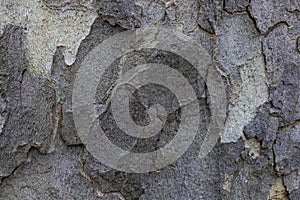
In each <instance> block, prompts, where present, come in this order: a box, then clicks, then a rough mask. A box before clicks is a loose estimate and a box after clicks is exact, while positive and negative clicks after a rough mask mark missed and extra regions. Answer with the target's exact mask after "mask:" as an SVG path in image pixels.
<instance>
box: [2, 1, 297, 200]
mask: <svg viewBox="0 0 300 200" xmlns="http://www.w3.org/2000/svg"><path fill="white" fill-rule="evenodd" d="M24 2H25V3H24ZM24 2H23V3H20V2H19V3H14V2H7V1H6V0H3V1H2V2H1V7H2V8H1V9H2V10H1V18H2V19H0V21H1V23H0V28H1V32H0V92H1V97H0V99H1V101H0V106H1V115H0V119H1V120H0V122H1V131H0V199H128V200H131V199H132V200H133V199H165V200H167V199H241V200H242V199H249V200H250V199H271V200H275V199H291V200H298V199H300V187H299V184H300V150H299V149H300V148H299V147H300V100H299V97H300V81H299V80H300V2H299V1H298V0H291V1H284V0H279V1H271V0H223V1H221V0H216V1H209V0H174V1H173V0H171V1H167V0H149V1H148V0H112V1H107V0H104V1H102V0H101V1H98V0H95V1H88V0H86V1H79V0H71V1H67V0H60V1H54V0H43V1H36V2H35V3H34V4H36V5H35V7H30V6H34V5H33V4H32V3H30V1H28V2H27V1H24ZM26 2H27V4H29V5H30V6H29V7H24V6H25V5H26ZM39 6H40V7H39ZM25 11H26V12H25ZM41 19H43V20H41ZM47 20H48V21H47ZM77 22H78V23H77ZM72 23H74V24H72ZM148 26H160V27H162V28H167V29H169V30H176V31H178V32H180V33H183V34H185V35H187V37H188V38H190V40H192V41H193V42H195V43H196V44H198V45H200V46H202V47H204V49H205V50H206V51H207V52H208V54H209V55H210V56H211V58H212V62H213V67H214V68H215V69H217V71H218V73H219V76H220V77H221V78H222V80H223V84H224V86H225V89H226V96H227V99H226V101H224V102H223V103H224V104H226V105H225V106H226V109H227V111H226V113H227V118H226V121H225V124H224V130H222V133H220V134H221V135H220V139H219V140H218V142H217V144H216V145H215V146H214V148H213V149H212V151H210V152H209V153H208V155H206V156H205V157H204V158H200V157H199V151H200V147H201V144H202V142H203V138H204V137H205V131H199V132H197V135H196V137H195V139H194V142H193V143H192V145H191V146H190V148H189V149H188V150H187V152H185V154H184V155H183V156H181V157H180V158H179V159H178V160H177V161H176V162H175V163H172V164H170V165H168V166H167V167H165V168H163V169H160V170H157V171H154V172H147V173H128V172H122V171H118V170H116V169H112V168H110V167H107V166H105V165H104V164H103V163H101V162H100V161H99V160H97V159H96V158H94V156H93V155H92V154H91V153H90V152H89V151H88V150H87V148H86V145H85V144H83V142H82V140H81V138H80V137H79V136H78V134H77V129H76V126H75V122H74V116H73V115H74V113H73V110H72V91H73V86H74V82H75V79H76V74H77V72H78V70H79V68H80V67H82V66H81V65H82V63H83V61H84V59H85V58H86V57H87V55H88V54H89V53H90V52H91V51H92V50H93V49H94V48H95V47H96V46H97V45H99V44H101V43H102V42H103V41H105V40H107V39H108V38H110V37H112V36H113V35H116V34H118V33H122V32H125V31H128V30H137V29H139V28H143V27H148ZM112 48H113V47H112ZM109 50H110V49H108V50H107V51H109ZM51 52H52V54H51ZM49 61H50V62H49ZM147 62H152V63H173V64H174V63H175V64H174V65H176V64H178V65H180V67H179V68H180V70H183V69H188V66H189V63H186V62H185V61H184V59H182V58H181V57H180V56H179V57H178V55H175V54H172V53H170V52H164V51H161V50H157V49H155V48H152V49H151V48H148V49H139V50H136V51H133V52H130V53H128V55H127V54H126V56H124V57H122V58H118V59H116V61H114V62H113V63H112V64H111V65H110V66H109V68H107V71H106V72H105V78H104V79H103V80H102V82H101V84H102V85H101V84H100V86H99V87H100V89H99V94H97V95H98V96H97V98H99V99H101V98H104V96H107V95H110V94H109V92H108V89H109V86H111V85H113V83H114V81H115V80H116V79H117V77H116V74H117V73H118V72H117V69H118V66H119V65H122V66H125V67H128V68H130V66H134V65H136V64H135V63H147ZM185 67H186V68H185ZM183 71H184V70H183ZM211 79H212V80H210V81H215V80H217V77H212V78H211ZM201 80H202V79H201ZM198 83H199V85H197V89H199V90H203V94H204V96H201V100H199V108H200V111H201V116H202V118H201V120H202V121H201V122H200V125H199V127H200V129H201V130H207V129H208V124H209V122H210V120H212V112H211V107H210V100H209V98H212V93H213V91H212V92H210V91H209V90H208V86H207V85H206V83H207V80H204V79H203V82H201V81H199V80H198ZM156 87H157V90H156V92H158V94H160V95H148V96H147V95H146V96H139V95H142V94H152V93H151V92H153V91H152V90H151V88H150V89H149V88H148V89H147V87H145V88H144V90H143V91H144V93H142V92H141V93H138V92H137V93H136V94H135V95H136V96H135V99H133V100H131V116H132V118H133V120H135V121H136V123H137V124H139V125H143V124H144V125H145V124H147V123H149V116H148V115H147V113H146V114H145V108H144V107H141V105H140V104H141V103H140V102H139V101H143V100H145V99H147V98H149V102H155V99H158V101H159V102H164V101H165V100H170V99H175V98H174V96H172V95H173V94H172V92H170V91H169V90H167V89H165V88H163V87H159V86H156ZM201 88H202V89H201ZM202 97H203V98H202ZM177 104H178V102H176V101H172V103H165V105H166V106H167V107H168V106H169V107H170V109H171V108H173V107H172V106H173V105H175V106H176V105H177ZM177 106H178V105H177ZM103 113H104V114H103ZM103 113H102V114H101V115H100V118H99V119H100V120H99V122H100V124H101V125H102V127H104V129H105V130H107V134H106V135H107V137H108V138H109V139H110V140H111V141H113V142H114V144H115V145H117V146H121V147H122V148H123V149H126V148H127V150H128V149H130V148H131V151H135V152H148V151H153V150H155V149H157V148H161V147H162V146H163V145H164V144H166V143H168V142H169V141H170V140H171V139H172V138H173V137H174V134H176V130H177V128H178V126H179V124H180V119H178V117H179V118H180V111H179V110H176V111H174V115H172V116H168V117H169V118H168V119H167V122H168V126H166V127H164V130H163V133H164V134H162V135H159V136H157V137H155V138H152V140H151V139H149V140H145V141H144V140H137V143H136V144H135V143H134V142H133V143H134V145H133V144H132V143H131V142H132V141H131V140H133V139H132V138H131V137H127V136H124V135H123V132H122V131H121V130H119V128H117V125H116V123H115V122H114V119H113V117H112V114H111V110H109V109H107V110H105V112H103ZM135 142H136V141H135ZM139 142H140V144H139ZM112 159H113V158H112Z"/></svg>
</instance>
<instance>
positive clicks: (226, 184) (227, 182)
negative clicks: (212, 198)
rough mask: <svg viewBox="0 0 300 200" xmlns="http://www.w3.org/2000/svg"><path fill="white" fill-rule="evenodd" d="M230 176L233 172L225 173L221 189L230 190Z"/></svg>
mask: <svg viewBox="0 0 300 200" xmlns="http://www.w3.org/2000/svg"><path fill="white" fill-rule="evenodd" d="M232 178H233V174H226V173H225V176H224V183H223V190H226V191H227V192H230V191H231V185H232Z"/></svg>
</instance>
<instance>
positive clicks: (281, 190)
mask: <svg viewBox="0 0 300 200" xmlns="http://www.w3.org/2000/svg"><path fill="white" fill-rule="evenodd" d="M288 199H289V198H288V194H287V192H286V189H285V187H284V185H283V182H282V178H279V177H278V178H277V179H276V181H275V183H274V185H273V186H272V187H271V190H270V194H269V196H268V200H288Z"/></svg>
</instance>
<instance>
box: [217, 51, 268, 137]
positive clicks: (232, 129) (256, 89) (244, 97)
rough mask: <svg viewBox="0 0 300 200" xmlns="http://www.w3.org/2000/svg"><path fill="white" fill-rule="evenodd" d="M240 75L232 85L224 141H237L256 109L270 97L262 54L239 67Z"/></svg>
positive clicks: (223, 135)
mask: <svg viewBox="0 0 300 200" xmlns="http://www.w3.org/2000/svg"><path fill="white" fill-rule="evenodd" d="M239 72H240V77H241V79H240V80H238V81H237V82H236V83H234V84H233V85H232V91H233V92H232V95H231V98H230V103H231V104H230V105H229V113H228V117H227V121H226V124H225V131H224V134H222V135H221V141H222V142H223V143H228V142H236V141H237V140H238V139H239V138H240V137H241V136H242V135H243V129H244V126H245V125H247V124H248V123H249V122H250V120H251V119H253V118H254V117H255V113H256V109H257V107H259V106H260V105H262V104H263V103H264V102H266V101H267V99H268V87H267V84H266V74H265V66H264V62H263V58H262V56H256V57H254V58H253V59H251V60H250V61H249V62H247V63H246V64H244V65H242V66H240V67H239Z"/></svg>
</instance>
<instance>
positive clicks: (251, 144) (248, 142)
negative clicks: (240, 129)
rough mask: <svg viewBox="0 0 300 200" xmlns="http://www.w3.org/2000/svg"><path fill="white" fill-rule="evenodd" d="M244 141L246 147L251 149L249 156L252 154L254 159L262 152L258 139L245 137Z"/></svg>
mask: <svg viewBox="0 0 300 200" xmlns="http://www.w3.org/2000/svg"><path fill="white" fill-rule="evenodd" d="M244 142H245V147H246V148H248V149H250V151H249V156H251V157H252V158H253V159H255V158H257V157H258V156H259V152H260V143H259V142H258V141H257V139H255V138H251V139H244Z"/></svg>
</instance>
